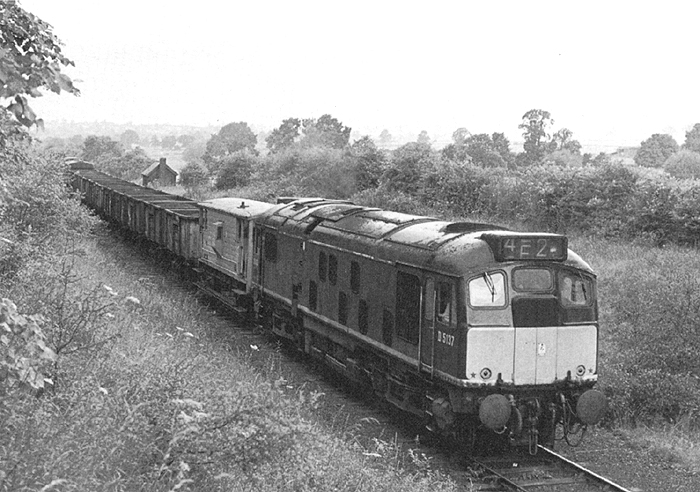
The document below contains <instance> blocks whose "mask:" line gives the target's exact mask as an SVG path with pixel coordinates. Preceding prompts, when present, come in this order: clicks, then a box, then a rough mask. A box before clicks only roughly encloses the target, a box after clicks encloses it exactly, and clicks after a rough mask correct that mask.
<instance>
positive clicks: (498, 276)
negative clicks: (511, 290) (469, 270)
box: [469, 272, 506, 307]
mask: <svg viewBox="0 0 700 492" xmlns="http://www.w3.org/2000/svg"><path fill="white" fill-rule="evenodd" d="M469 304H470V305H471V306H472V307H503V306H505V305H506V282H505V275H504V274H503V273H501V272H492V273H489V272H486V273H484V274H482V275H481V276H479V277H477V278H475V279H472V280H470V281H469Z"/></svg>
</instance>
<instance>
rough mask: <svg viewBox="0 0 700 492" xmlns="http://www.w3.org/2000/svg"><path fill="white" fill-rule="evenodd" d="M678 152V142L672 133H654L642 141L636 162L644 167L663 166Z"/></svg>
mask: <svg viewBox="0 0 700 492" xmlns="http://www.w3.org/2000/svg"><path fill="white" fill-rule="evenodd" d="M676 152H678V143H676V141H675V140H674V139H673V137H672V136H671V135H667V134H661V133H654V134H653V135H652V136H651V137H649V138H647V139H646V140H644V141H643V142H642V144H641V147H640V148H639V150H638V151H637V154H636V155H635V156H634V162H635V163H636V164H637V165H638V166H642V167H661V166H662V165H663V164H664V162H666V159H668V158H669V157H671V156H672V155H673V154H675V153H676Z"/></svg>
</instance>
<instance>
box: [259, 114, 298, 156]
mask: <svg viewBox="0 0 700 492" xmlns="http://www.w3.org/2000/svg"><path fill="white" fill-rule="evenodd" d="M300 133H301V120H300V119H299V118H287V119H286V120H284V121H282V124H281V125H280V126H279V127H278V128H275V129H274V130H272V132H271V133H270V134H269V135H268V136H267V138H266V139H265V143H266V144H267V148H268V150H269V151H270V153H272V154H276V153H277V152H280V151H282V150H284V149H288V148H289V147H291V146H292V145H294V143H295V142H297V141H298V140H299V135H300Z"/></svg>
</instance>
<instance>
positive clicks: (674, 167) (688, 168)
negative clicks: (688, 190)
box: [664, 150, 700, 179]
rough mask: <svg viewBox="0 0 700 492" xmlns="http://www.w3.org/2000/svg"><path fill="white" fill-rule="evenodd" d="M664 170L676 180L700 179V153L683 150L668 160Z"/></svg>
mask: <svg viewBox="0 0 700 492" xmlns="http://www.w3.org/2000/svg"><path fill="white" fill-rule="evenodd" d="M664 169H665V170H666V172H667V173H668V174H670V175H671V176H673V177H674V178H681V179H697V178H700V153H698V152H693V151H691V150H681V151H679V152H676V153H675V154H673V155H672V156H671V157H669V158H668V159H666V162H665V163H664Z"/></svg>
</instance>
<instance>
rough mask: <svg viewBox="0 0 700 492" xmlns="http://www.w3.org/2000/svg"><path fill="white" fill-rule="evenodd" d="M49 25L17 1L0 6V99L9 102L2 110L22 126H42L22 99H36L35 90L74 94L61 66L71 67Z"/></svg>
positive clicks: (74, 89)
mask: <svg viewBox="0 0 700 492" xmlns="http://www.w3.org/2000/svg"><path fill="white" fill-rule="evenodd" d="M60 45H61V43H60V41H59V40H58V38H57V37H56V36H54V35H53V33H52V31H51V26H50V25H49V24H47V23H46V22H44V21H42V20H41V19H39V18H38V17H36V16H35V15H33V14H30V13H29V12H27V11H25V10H24V9H22V8H21V7H20V6H19V4H18V3H17V2H14V1H7V2H2V3H0V50H1V52H2V56H0V99H4V100H7V99H11V100H12V102H11V103H10V104H9V105H8V106H7V107H6V109H7V110H8V111H9V112H10V113H11V114H12V115H14V117H15V118H16V119H17V121H19V122H20V123H21V124H22V125H24V126H26V127H30V126H32V125H34V124H37V125H38V126H42V125H43V121H42V120H41V119H39V118H37V115H36V114H35V113H34V111H32V109H31V108H30V107H29V104H28V102H27V97H26V96H31V97H39V96H41V92H40V91H39V88H47V89H49V90H50V91H52V92H55V93H56V94H60V93H61V91H65V92H68V93H70V94H74V95H78V94H79V93H80V91H78V89H77V88H76V87H75V86H74V85H73V81H72V80H71V79H70V77H68V76H67V75H65V74H64V73H61V66H64V67H65V66H69V65H74V64H73V62H72V61H71V60H69V59H68V58H66V57H65V56H64V55H63V54H62V52H61V46H60Z"/></svg>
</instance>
